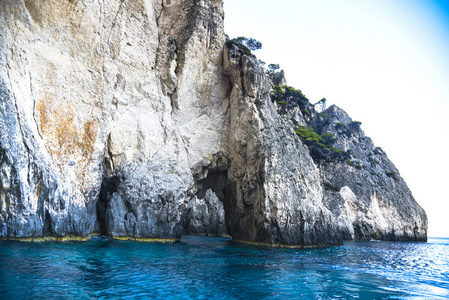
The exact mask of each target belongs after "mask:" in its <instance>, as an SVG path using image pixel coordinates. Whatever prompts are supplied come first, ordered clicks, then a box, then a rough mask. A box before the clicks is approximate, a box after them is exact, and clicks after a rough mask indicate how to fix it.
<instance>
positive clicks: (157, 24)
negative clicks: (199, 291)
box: [0, 0, 427, 246]
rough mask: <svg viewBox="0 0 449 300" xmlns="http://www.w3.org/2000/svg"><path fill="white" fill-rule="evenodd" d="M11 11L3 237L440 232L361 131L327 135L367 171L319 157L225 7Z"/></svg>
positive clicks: (188, 4)
mask: <svg viewBox="0 0 449 300" xmlns="http://www.w3.org/2000/svg"><path fill="white" fill-rule="evenodd" d="M0 5H1V7H0V36H1V37H2V38H1V39H0V104H1V105H0V135H1V139H0V179H1V180H0V237H1V238H25V237H44V236H56V237H67V236H81V237H85V236H87V235H90V234H102V235H107V236H111V237H131V238H143V239H174V240H176V239H179V238H180V237H181V235H182V234H205V235H218V236H226V235H231V236H232V237H233V238H234V239H236V240H238V241H243V242H254V243H263V244H269V245H292V246H309V245H333V244H340V243H341V242H342V240H343V239H368V238H379V239H393V240H396V239H401V240H402V239H404V240H405V239H406V240H416V239H417V240H424V239H425V237H426V230H427V219H426V216H425V213H424V212H423V210H422V209H421V208H420V207H419V206H418V205H417V204H416V202H415V201H414V200H413V197H412V196H411V193H410V191H409V190H408V188H407V186H406V185H405V183H404V181H403V180H402V179H401V178H400V176H399V172H398V171H397V170H396V169H395V168H394V166H393V165H392V163H391V162H390V161H389V160H388V159H387V158H386V156H385V154H384V153H383V152H382V151H381V150H380V149H379V148H375V147H374V146H373V145H372V142H371V140H369V138H366V137H365V136H364V135H363V132H361V130H360V129H357V130H354V132H353V133H352V135H351V136H350V137H347V136H345V135H338V134H339V132H338V130H339V129H338V128H334V127H332V125H329V127H328V128H326V129H325V130H326V131H329V132H333V133H335V134H336V135H338V139H337V141H336V145H338V147H340V148H341V149H344V150H345V151H347V150H351V151H352V153H353V154H352V155H353V156H354V157H355V158H356V159H358V160H355V161H356V162H358V161H360V162H358V163H360V164H361V165H363V166H366V168H362V170H359V169H358V168H356V167H354V165H348V164H345V162H344V161H330V162H326V163H321V162H318V161H315V160H314V159H313V157H312V156H311V155H310V154H309V152H310V151H311V149H310V148H308V147H307V146H306V145H304V144H303V143H302V141H301V139H300V138H299V137H298V135H297V134H296V133H295V129H296V128H295V126H297V124H303V125H304V124H306V123H307V120H305V119H304V116H303V114H302V113H301V111H299V110H298V109H294V108H292V109H289V110H280V108H279V107H278V105H277V103H276V102H273V101H272V99H271V96H270V93H271V89H272V85H273V83H272V81H271V80H270V78H269V76H267V75H266V74H265V71H264V70H263V69H262V68H261V67H260V66H259V64H258V63H257V60H256V59H255V58H253V57H249V56H247V55H244V54H243V53H242V52H241V51H240V50H238V48H236V47H235V46H232V45H227V46H226V45H225V41H226V36H225V34H224V29H223V16H224V14H223V3H222V1H220V0H195V1H194V0H182V1H181V0H176V1H175V0H171V1H170V0H153V1H151V0H145V1H144V0H136V1H118V0H117V1H114V0H113V1H103V2H102V1H100V2H94V1H68V0H64V1H48V0H47V1H43V0H33V1H16V0H14V1H13V0H5V1H3V2H2V3H1V4H0ZM276 81H277V82H285V79H283V78H277V79H276ZM312 113H313V114H314V113H315V112H312ZM327 113H328V115H329V116H330V117H329V118H332V117H334V118H336V119H339V120H340V121H339V122H343V123H344V122H346V123H345V124H349V123H348V122H351V120H350V119H349V117H348V116H347V115H346V114H345V113H344V112H343V111H341V110H339V109H338V108H336V107H331V108H329V109H328V112H327ZM345 118H346V119H347V120H346V119H345ZM342 120H344V121H342ZM345 120H346V121H345ZM329 124H330V123H329ZM370 158H373V159H376V161H378V163H377V164H375V163H374V162H371V161H370ZM368 163H369V164H368ZM354 164H355V163H354ZM393 172H394V173H393ZM360 184H361V185H360ZM329 186H332V187H335V186H336V187H337V188H336V189H329Z"/></svg>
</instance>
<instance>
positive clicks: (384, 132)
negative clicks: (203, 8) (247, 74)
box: [224, 0, 449, 237]
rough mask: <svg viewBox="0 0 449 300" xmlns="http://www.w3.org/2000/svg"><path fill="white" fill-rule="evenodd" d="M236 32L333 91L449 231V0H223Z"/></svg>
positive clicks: (298, 79) (302, 78) (434, 226)
mask: <svg viewBox="0 0 449 300" xmlns="http://www.w3.org/2000/svg"><path fill="white" fill-rule="evenodd" d="M224 9H225V31H226V33H227V34H228V35H229V37H230V38H234V37H237V36H246V37H253V38H255V39H257V40H259V41H261V42H262V44H263V47H262V49H261V50H258V51H256V52H255V54H256V55H257V57H258V58H259V59H261V60H262V61H265V62H266V63H267V64H270V63H276V64H279V65H280V67H281V69H283V70H285V76H286V79H287V83H288V85H290V86H293V87H295V88H297V89H300V90H301V91H302V92H303V93H304V94H305V95H306V96H307V97H308V98H309V100H310V101H311V102H312V103H314V102H317V101H319V100H320V99H322V98H326V100H327V104H328V105H331V104H336V105H337V106H339V107H341V108H342V109H344V110H345V111H346V112H348V114H349V115H350V116H351V118H352V119H353V120H356V121H360V122H362V129H363V130H364V131H365V134H366V135H367V136H369V137H371V138H372V139H373V142H374V144H375V145H376V146H379V147H381V148H382V149H383V150H384V151H385V152H386V153H387V155H388V157H389V158H390V159H391V160H392V161H393V163H394V164H395V166H396V167H397V168H398V170H399V172H400V174H401V176H402V177H403V178H404V180H405V181H406V182H407V185H408V187H409V188H410V190H411V191H412V193H413V195H414V197H415V199H416V200H417V202H418V203H419V204H420V205H421V206H422V207H423V208H424V209H425V210H426V212H427V216H428V219H429V231H428V235H429V237H449V195H448V194H449V193H448V190H449V153H448V149H449V1H447V0H442V1H441V0H440V1H436V0H372V1H361V0H278V1H276V2H274V1H272V0H224Z"/></svg>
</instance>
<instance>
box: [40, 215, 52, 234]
mask: <svg viewBox="0 0 449 300" xmlns="http://www.w3.org/2000/svg"><path fill="white" fill-rule="evenodd" d="M42 233H43V236H51V235H52V226H51V215H50V212H49V211H48V210H46V211H45V218H44V229H43V230H42Z"/></svg>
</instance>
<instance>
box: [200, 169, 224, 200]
mask: <svg viewBox="0 0 449 300" xmlns="http://www.w3.org/2000/svg"><path fill="white" fill-rule="evenodd" d="M227 180H228V172H227V171H216V170H209V172H208V174H207V177H206V178H205V179H203V180H199V181H198V182H197V183H196V185H197V186H201V188H200V189H199V190H198V192H197V194H196V196H197V197H198V199H203V198H204V196H205V195H206V192H207V190H208V189H212V191H213V192H214V193H215V194H216V195H217V197H218V199H220V201H223V199H224V192H225V187H226V181H227Z"/></svg>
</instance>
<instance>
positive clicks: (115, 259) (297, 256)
mask: <svg viewBox="0 0 449 300" xmlns="http://www.w3.org/2000/svg"><path fill="white" fill-rule="evenodd" d="M0 298H2V299H11V298H16V299H31V298H32V299H49V298H50V299H54V298H69V299H80V298H81V299H82V298H104V299H110V298H133V299H134V298H152V299H155V298H156V299H170V298H172V299H211V298H215V299H353V298H359V299H449V239H429V242H428V243H399V242H396V243H389V242H347V243H345V244H344V246H340V247H331V248H322V249H306V250H291V249H288V250H286V249H270V248H261V247H254V246H248V245H242V244H236V243H233V242H231V241H230V240H228V239H224V238H207V237H195V236H185V237H183V239H182V241H181V242H180V243H176V244H148V243H137V242H124V241H89V242H85V243H41V244H37V243H31V244H29V243H19V242H0Z"/></svg>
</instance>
